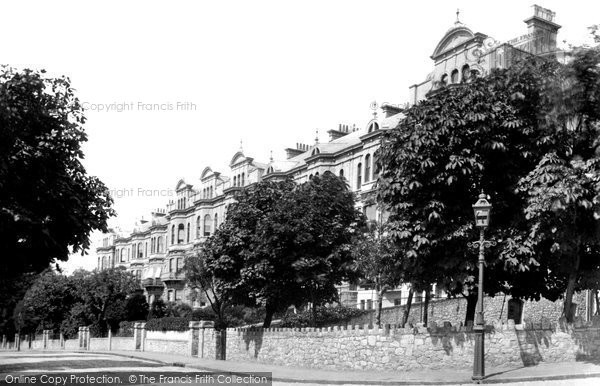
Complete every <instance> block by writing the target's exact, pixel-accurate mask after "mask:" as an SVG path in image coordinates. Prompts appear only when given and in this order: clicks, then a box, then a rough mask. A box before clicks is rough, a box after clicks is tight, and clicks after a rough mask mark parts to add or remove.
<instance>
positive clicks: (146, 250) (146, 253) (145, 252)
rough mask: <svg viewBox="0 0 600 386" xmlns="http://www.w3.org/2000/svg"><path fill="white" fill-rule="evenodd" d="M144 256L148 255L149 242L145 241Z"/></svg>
mask: <svg viewBox="0 0 600 386" xmlns="http://www.w3.org/2000/svg"><path fill="white" fill-rule="evenodd" d="M144 256H146V257H148V242H147V241H146V242H145V243H144Z"/></svg>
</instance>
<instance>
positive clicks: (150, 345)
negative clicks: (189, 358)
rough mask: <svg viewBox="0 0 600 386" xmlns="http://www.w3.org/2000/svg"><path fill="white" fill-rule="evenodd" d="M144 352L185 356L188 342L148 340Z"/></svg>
mask: <svg viewBox="0 0 600 386" xmlns="http://www.w3.org/2000/svg"><path fill="white" fill-rule="evenodd" d="M144 351H153V352H165V353H171V354H177V355H187V352H188V341H187V340H163V339H148V338H146V343H145V346H144Z"/></svg>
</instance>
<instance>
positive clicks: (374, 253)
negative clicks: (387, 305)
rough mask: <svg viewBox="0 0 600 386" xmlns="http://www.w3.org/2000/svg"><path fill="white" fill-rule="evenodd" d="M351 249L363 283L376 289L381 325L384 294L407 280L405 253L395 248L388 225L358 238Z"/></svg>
mask: <svg viewBox="0 0 600 386" xmlns="http://www.w3.org/2000/svg"><path fill="white" fill-rule="evenodd" d="M351 250H352V255H353V256H354V268H355V270H356V272H357V273H358V275H359V276H360V278H361V279H362V280H363V281H365V282H366V283H369V284H372V285H373V287H374V290H375V293H376V295H377V304H378V307H377V314H376V322H375V323H376V324H377V325H380V324H381V309H382V304H383V302H382V301H381V299H382V298H383V295H384V294H385V293H386V292H387V291H388V290H390V289H393V288H395V287H396V286H398V285H399V284H400V283H401V281H402V279H403V277H406V275H405V274H404V272H403V261H402V258H403V257H404V254H402V253H401V252H400V251H399V250H398V249H397V248H396V245H395V243H394V240H393V239H392V237H390V236H389V234H388V232H387V229H386V226H385V224H375V225H374V226H372V227H371V228H370V229H368V230H367V231H366V232H365V233H362V234H360V235H358V236H357V237H356V238H355V239H354V241H353V244H352V249H351ZM403 274H404V275H403Z"/></svg>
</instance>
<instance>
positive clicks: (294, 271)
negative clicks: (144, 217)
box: [186, 173, 362, 327]
mask: <svg viewBox="0 0 600 386" xmlns="http://www.w3.org/2000/svg"><path fill="white" fill-rule="evenodd" d="M361 222H362V215H361V214H360V213H359V212H357V211H356V209H355V208H354V197H353V195H352V193H351V192H350V191H349V190H348V188H347V186H346V184H345V183H344V182H343V180H341V179H340V178H338V177H336V176H334V175H333V174H331V173H324V174H323V175H322V176H321V177H319V176H316V177H314V178H313V179H312V180H311V181H310V182H307V183H305V184H302V185H299V186H297V185H296V184H294V183H293V182H292V181H289V180H288V181H280V182H269V181H264V182H261V183H258V184H257V185H256V186H254V187H252V188H251V189H248V190H246V191H244V192H242V193H241V194H240V195H239V196H238V197H237V201H236V202H235V203H233V204H231V205H230V207H229V208H228V210H227V218H226V220H225V222H224V223H223V224H222V225H221V226H220V227H219V229H218V230H217V231H216V232H215V234H214V235H213V236H212V237H211V238H210V239H209V240H208V241H207V242H206V243H205V244H204V245H203V247H202V249H201V252H200V254H199V255H198V256H197V257H195V258H192V259H189V260H188V262H187V263H186V265H187V268H186V270H187V271H188V275H187V276H188V278H189V280H190V281H191V282H192V284H193V285H194V284H195V285H196V286H197V287H199V288H201V289H202V290H204V291H205V292H206V296H207V298H208V299H209V302H210V303H211V305H212V307H213V310H214V311H215V313H216V314H217V316H218V317H219V319H221V320H223V317H224V315H223V312H224V310H225V308H226V307H227V306H228V305H230V304H246V305H261V306H264V307H265V310H266V315H265V321H264V326H265V327H268V326H269V325H270V323H271V320H272V317H273V314H274V313H275V312H277V311H283V310H285V309H286V308H287V307H289V306H291V305H297V306H301V305H304V304H306V303H307V302H310V303H311V304H312V305H313V306H314V307H315V308H316V306H317V305H319V304H323V303H325V302H328V301H331V300H333V299H335V297H336V295H337V292H336V291H335V285H336V284H339V283H341V281H342V280H344V279H345V278H347V277H348V275H349V274H350V273H351V261H352V256H351V253H350V248H349V245H350V242H351V239H352V236H353V235H354V234H355V230H356V228H357V227H358V226H360V225H361Z"/></svg>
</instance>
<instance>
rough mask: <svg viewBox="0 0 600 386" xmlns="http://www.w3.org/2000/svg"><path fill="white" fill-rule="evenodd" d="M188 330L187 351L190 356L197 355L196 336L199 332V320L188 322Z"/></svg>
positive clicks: (197, 336)
mask: <svg viewBox="0 0 600 386" xmlns="http://www.w3.org/2000/svg"><path fill="white" fill-rule="evenodd" d="M189 327H190V329H189V331H188V353H189V354H190V355H191V356H198V340H199V339H198V338H199V334H200V322H196V321H192V322H190V324H189Z"/></svg>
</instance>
